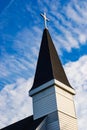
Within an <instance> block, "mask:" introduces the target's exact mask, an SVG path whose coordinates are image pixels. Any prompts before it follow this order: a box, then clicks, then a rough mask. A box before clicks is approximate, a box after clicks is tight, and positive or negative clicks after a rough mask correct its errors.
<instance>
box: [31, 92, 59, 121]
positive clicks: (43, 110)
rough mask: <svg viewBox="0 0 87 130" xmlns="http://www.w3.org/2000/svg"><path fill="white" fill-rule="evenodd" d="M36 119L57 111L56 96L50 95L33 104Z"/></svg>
mask: <svg viewBox="0 0 87 130" xmlns="http://www.w3.org/2000/svg"><path fill="white" fill-rule="evenodd" d="M33 105H34V106H33V109H34V119H37V118H39V117H41V116H44V115H47V114H49V113H51V112H53V111H56V110H57V105H56V97H55V94H50V95H48V96H46V97H44V98H42V99H40V100H38V101H36V102H34V103H33Z"/></svg>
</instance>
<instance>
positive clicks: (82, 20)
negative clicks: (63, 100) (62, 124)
mask: <svg viewBox="0 0 87 130" xmlns="http://www.w3.org/2000/svg"><path fill="white" fill-rule="evenodd" d="M86 5H87V1H86V0H83V1H81V0H73V1H72V0H66V1H64V0H51V1H50V0H43V1H40V0H37V1H35V0H32V1H30V0H26V1H25V0H0V120H1V121H0V123H1V124H0V127H4V126H6V125H9V124H10V123H12V122H14V121H17V120H19V119H22V118H24V117H26V116H28V115H30V114H32V103H31V98H29V97H28V90H29V89H30V88H31V86H32V82H33V77H34V73H35V67H36V62H37V57H38V52H39V47H40V43H41V38H42V33H43V29H44V23H43V19H42V18H41V17H40V13H43V12H44V11H45V12H46V13H47V16H48V18H49V19H50V22H49V23H48V29H49V32H50V34H51V37H52V39H53V42H54V44H55V46H56V49H57V51H58V54H59V56H60V59H61V62H62V64H63V66H64V69H65V71H66V74H67V76H68V79H69V81H70V83H71V85H72V86H73V87H74V88H75V89H76V92H77V95H76V98H75V102H76V110H77V116H78V125H79V130H84V129H86V128H87V125H86V123H85V122H86V120H87V119H86V118H87V117H85V115H87V110H86V109H87V103H86V98H87V96H86V95H87V94H86V92H87V88H86V86H87V73H86V66H87V35H86V34H87V29H86V28H87V6H86ZM17 100H19V103H18V102H17ZM25 101H26V102H25ZM84 102H85V103H84ZM22 104H23V108H21V105H22ZM82 104H84V105H83V106H84V107H83V106H81V105H82ZM20 108H21V110H20ZM18 110H19V111H20V112H19V111H18ZM2 115H3V116H2ZM11 115H13V120H11V121H10V118H11ZM83 124H85V125H84V126H83Z"/></svg>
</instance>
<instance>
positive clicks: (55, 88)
mask: <svg viewBox="0 0 87 130" xmlns="http://www.w3.org/2000/svg"><path fill="white" fill-rule="evenodd" d="M29 95H30V96H31V97H32V98H33V113H34V114H33V118H34V120H36V119H39V118H42V117H46V120H45V122H43V124H45V128H44V129H47V130H77V122H76V121H77V120H76V113H75V106H74V101H73V95H75V90H74V89H73V88H72V87H71V86H70V84H69V81H68V79H67V77H66V74H65V72H64V69H63V66H62V64H61V62H60V59H59V56H58V54H57V51H56V49H55V47H54V44H53V41H52V39H51V36H50V34H49V31H48V29H47V28H45V29H44V31H43V36H42V41H41V47H40V52H39V57H38V62H37V67H36V73H35V78H34V83H33V86H32V88H31V90H30V91H29ZM40 130H42V129H40Z"/></svg>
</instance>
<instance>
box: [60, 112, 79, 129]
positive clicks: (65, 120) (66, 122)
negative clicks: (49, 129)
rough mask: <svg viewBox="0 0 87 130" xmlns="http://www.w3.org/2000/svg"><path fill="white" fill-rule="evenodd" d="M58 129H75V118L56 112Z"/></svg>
mask: <svg viewBox="0 0 87 130" xmlns="http://www.w3.org/2000/svg"><path fill="white" fill-rule="evenodd" d="M58 115H59V124H60V130H77V119H75V118H73V117H71V116H69V115H66V114H64V113H61V112H58Z"/></svg>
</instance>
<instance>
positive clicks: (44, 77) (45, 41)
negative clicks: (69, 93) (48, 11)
mask: <svg viewBox="0 0 87 130" xmlns="http://www.w3.org/2000/svg"><path fill="white" fill-rule="evenodd" d="M52 79H57V80H58V81H60V82H62V83H64V84H66V85H68V86H69V87H71V85H70V84H69V81H68V79H67V77H66V74H65V72H64V69H63V67H62V64H61V62H60V59H59V56H58V54H57V51H56V49H55V46H54V44H53V41H52V39H51V36H50V34H49V31H48V30H47V29H46V28H45V29H44V32H43V36H42V42H41V47H40V52H39V57H38V62H37V67H36V73H35V78H34V83H33V86H32V88H31V90H32V89H35V88H37V87H39V86H40V85H42V84H44V83H46V82H48V81H50V80H52Z"/></svg>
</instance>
